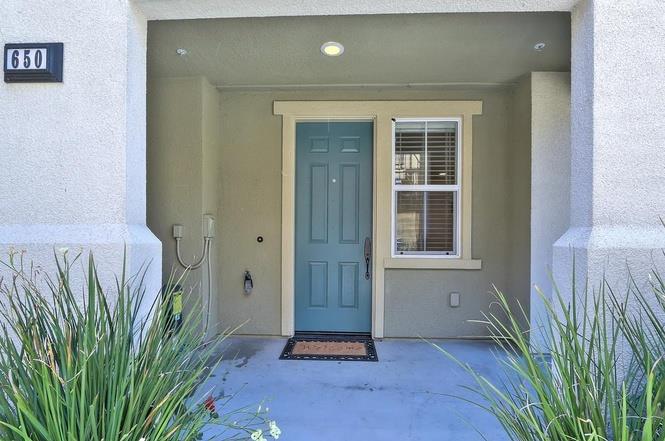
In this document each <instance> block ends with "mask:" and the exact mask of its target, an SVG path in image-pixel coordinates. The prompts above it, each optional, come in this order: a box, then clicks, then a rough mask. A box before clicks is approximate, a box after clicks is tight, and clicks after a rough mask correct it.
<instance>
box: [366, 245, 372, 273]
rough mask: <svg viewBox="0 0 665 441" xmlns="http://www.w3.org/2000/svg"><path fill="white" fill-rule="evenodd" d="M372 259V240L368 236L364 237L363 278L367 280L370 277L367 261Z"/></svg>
mask: <svg viewBox="0 0 665 441" xmlns="http://www.w3.org/2000/svg"><path fill="white" fill-rule="evenodd" d="M371 260H372V240H371V239H370V238H369V237H366V238H365V279H366V280H369V278H370V277H371V274H370V271H369V263H370V261H371Z"/></svg>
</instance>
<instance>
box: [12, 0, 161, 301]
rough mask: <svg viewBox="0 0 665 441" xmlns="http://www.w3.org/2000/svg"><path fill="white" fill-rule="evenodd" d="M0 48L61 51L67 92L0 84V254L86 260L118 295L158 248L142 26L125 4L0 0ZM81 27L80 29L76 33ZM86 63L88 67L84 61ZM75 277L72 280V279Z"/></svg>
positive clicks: (151, 286) (155, 264) (151, 277)
mask: <svg viewBox="0 0 665 441" xmlns="http://www.w3.org/2000/svg"><path fill="white" fill-rule="evenodd" d="M0 17H2V24H0V36H1V37H2V43H19V42H43V41H46V42H50V41H56V42H57V41H60V42H63V43H64V60H65V61H64V72H63V82H62V83H51V84H48V83H32V84H25V83H23V84H17V83H14V84H7V83H4V82H2V83H0V139H1V140H2V141H0V155H1V156H2V158H3V159H2V167H3V179H2V183H1V184H0V254H2V255H3V256H2V257H3V258H4V257H5V252H6V251H7V250H8V249H9V248H16V249H19V250H22V249H24V250H26V251H27V256H26V258H27V259H29V260H34V261H35V263H36V264H39V265H40V266H41V267H42V268H44V269H45V270H53V269H54V264H53V250H54V247H55V248H60V247H68V248H70V252H71V254H72V255H73V254H75V253H77V252H79V251H83V252H84V253H85V252H88V251H93V252H94V253H95V256H96V260H97V262H98V265H99V266H100V269H101V270H102V274H101V279H102V283H103V284H104V285H106V286H109V287H112V286H115V282H114V276H113V273H114V272H115V273H119V272H120V271H121V270H122V263H123V262H122V260H123V255H124V253H125V251H126V253H127V264H128V269H129V271H130V272H132V273H133V272H136V271H138V270H139V268H140V267H141V265H143V264H145V263H147V262H148V261H151V260H152V264H151V270H150V271H149V273H148V276H147V278H146V284H147V292H148V294H149V295H151V296H152V295H156V294H157V292H158V290H159V286H160V285H159V273H160V272H161V270H160V264H161V262H160V259H159V255H160V252H161V246H160V243H159V241H158V240H157V239H156V238H155V237H154V236H153V235H152V233H151V232H150V231H149V230H148V229H147V228H146V226H145V124H144V121H145V100H144V97H145V83H146V72H145V53H146V21H145V18H144V17H143V16H142V15H141V13H140V12H138V11H137V10H136V9H135V7H134V5H133V4H129V3H127V2H112V3H107V2H104V3H101V2H79V1H75V0H63V1H58V2H42V3H40V4H39V5H32V4H28V3H26V2H22V1H13V0H9V1H3V2H0ZM81 23H85V25H84V26H83V25H81ZM91 60H94V61H92V62H91ZM74 273H75V274H74V275H75V276H76V275H78V274H79V271H74Z"/></svg>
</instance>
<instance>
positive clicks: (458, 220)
mask: <svg viewBox="0 0 665 441" xmlns="http://www.w3.org/2000/svg"><path fill="white" fill-rule="evenodd" d="M399 122H425V123H427V122H454V123H456V124H457V128H456V132H455V138H456V141H457V142H456V146H455V167H456V175H457V176H456V178H457V179H456V180H457V184H456V185H396V184H395V178H396V173H395V163H396V161H395V125H396V124H397V123H399ZM391 131H392V134H391V136H392V143H391V145H392V147H391V148H392V150H391V152H390V157H391V182H392V183H391V198H392V203H391V219H390V224H391V226H390V231H391V238H390V240H391V244H390V249H391V255H392V257H393V258H394V259H461V258H462V182H463V181H462V156H463V155H462V152H463V151H464V150H463V146H462V142H463V136H462V134H463V133H464V132H463V128H462V118H458V117H431V118H393V119H392V124H391ZM425 138H427V135H425ZM425 143H427V140H425ZM426 151H427V150H426ZM425 174H427V157H426V158H425ZM398 189H399V191H421V192H427V191H436V192H453V191H454V192H455V203H456V210H455V247H454V248H455V253H454V254H442V253H438V252H420V253H413V254H400V253H398V252H397V237H396V236H397V219H396V213H397V197H396V195H397V191H398Z"/></svg>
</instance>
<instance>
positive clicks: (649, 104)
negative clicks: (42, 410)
mask: <svg viewBox="0 0 665 441" xmlns="http://www.w3.org/2000/svg"><path fill="white" fill-rule="evenodd" d="M663 42H665V2H662V1H661V0H622V1H620V2H617V1H616V0H583V1H581V2H580V3H578V4H577V6H576V7H575V8H574V10H573V14H572V109H571V112H572V113H571V120H572V127H571V141H572V144H571V219H570V223H571V225H570V229H569V230H568V231H567V232H566V233H565V234H564V235H563V236H562V237H561V238H560V239H559V240H558V241H557V242H556V244H555V247H554V259H553V268H554V275H555V279H556V281H557V283H558V286H559V288H560V289H561V290H562V292H563V294H564V295H570V283H571V275H572V271H573V269H572V268H573V255H574V256H575V268H576V272H577V275H578V277H579V280H580V283H582V284H583V283H584V280H585V277H586V276H589V280H590V282H591V283H592V284H593V285H595V286H597V283H598V281H599V280H600V279H601V278H602V276H603V274H605V275H606V277H607V279H608V281H609V282H610V283H611V284H612V285H613V286H614V287H616V289H618V290H622V289H624V288H625V287H626V284H627V282H628V269H630V271H631V273H632V275H633V276H634V277H635V279H636V281H637V283H638V284H640V285H641V286H646V285H647V284H648V280H647V274H648V272H649V271H650V270H651V269H652V268H653V267H654V265H660V266H661V268H662V269H663V270H665V266H664V265H663V260H664V259H663V254H662V252H661V250H662V249H665V227H663V226H662V224H661V221H660V217H663V216H665V117H664V114H665V113H664V112H665V107H664V103H665V44H663ZM593 285H592V286H593Z"/></svg>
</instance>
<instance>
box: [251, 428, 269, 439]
mask: <svg viewBox="0 0 665 441" xmlns="http://www.w3.org/2000/svg"><path fill="white" fill-rule="evenodd" d="M251 438H252V441H267V440H266V439H265V437H264V436H263V430H261V429H257V430H255V431H254V432H252V435H251Z"/></svg>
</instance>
